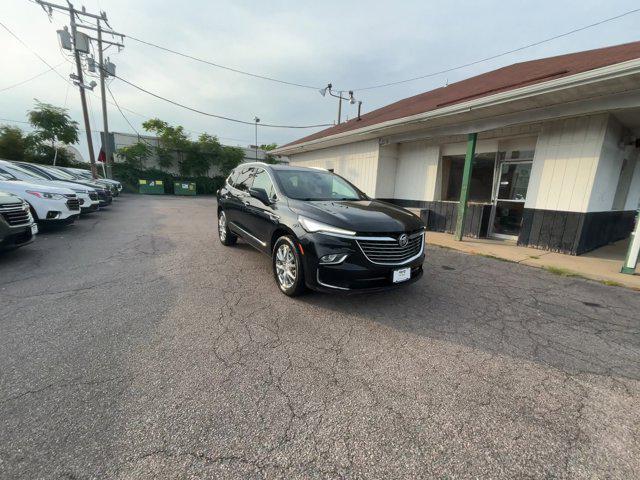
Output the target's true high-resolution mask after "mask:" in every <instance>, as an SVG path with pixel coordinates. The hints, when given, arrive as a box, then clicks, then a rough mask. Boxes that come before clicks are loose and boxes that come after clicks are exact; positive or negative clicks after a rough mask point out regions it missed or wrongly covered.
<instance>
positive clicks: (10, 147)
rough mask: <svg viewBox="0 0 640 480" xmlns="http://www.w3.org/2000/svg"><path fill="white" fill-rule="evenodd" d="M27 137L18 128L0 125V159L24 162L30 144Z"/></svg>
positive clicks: (30, 141)
mask: <svg viewBox="0 0 640 480" xmlns="http://www.w3.org/2000/svg"><path fill="white" fill-rule="evenodd" d="M32 143H33V142H32V140H31V139H30V138H29V136H28V135H25V134H24V132H23V131H22V130H21V129H20V128H18V127H12V126H10V125H2V126H1V127H0V158H3V159H5V160H25V157H26V156H27V150H28V149H29V147H30V146H31V144H32Z"/></svg>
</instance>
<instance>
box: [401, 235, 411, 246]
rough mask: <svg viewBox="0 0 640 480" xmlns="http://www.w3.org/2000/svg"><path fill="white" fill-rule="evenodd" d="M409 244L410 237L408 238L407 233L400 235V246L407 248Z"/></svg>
mask: <svg viewBox="0 0 640 480" xmlns="http://www.w3.org/2000/svg"><path fill="white" fill-rule="evenodd" d="M408 243H409V237H407V234H406V233H403V234H402V235H400V237H398V245H400V246H401V247H406V246H407V244H408Z"/></svg>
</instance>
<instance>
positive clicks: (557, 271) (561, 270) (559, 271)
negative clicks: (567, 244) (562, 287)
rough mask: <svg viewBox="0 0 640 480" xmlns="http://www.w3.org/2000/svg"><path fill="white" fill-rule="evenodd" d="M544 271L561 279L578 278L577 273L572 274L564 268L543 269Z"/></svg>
mask: <svg viewBox="0 0 640 480" xmlns="http://www.w3.org/2000/svg"><path fill="white" fill-rule="evenodd" d="M544 268H545V270H546V271H547V272H549V273H553V274H554V275H559V276H561V277H580V275H578V274H577V273H574V272H572V271H571V270H567V269H566V268H561V267H544Z"/></svg>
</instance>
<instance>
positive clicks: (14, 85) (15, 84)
mask: <svg viewBox="0 0 640 480" xmlns="http://www.w3.org/2000/svg"><path fill="white" fill-rule="evenodd" d="M63 63H64V62H60V63H59V64H57V65H54V66H53V67H51V68H48V69H47V70H45V71H44V72H40V73H38V74H37V75H34V76H33V77H29V78H27V79H25V80H22V81H21V82H18V83H14V84H13V85H9V86H8V87H4V88H0V92H6V91H7V90H11V89H12V88H16V87H19V86H20V85H24V84H25V83H28V82H30V81H32V80H35V79H36V78H40V77H41V76H43V75H46V74H47V73H49V72H50V71H52V70H55V69H56V68H58V67H59V66H60V65H62V64H63Z"/></svg>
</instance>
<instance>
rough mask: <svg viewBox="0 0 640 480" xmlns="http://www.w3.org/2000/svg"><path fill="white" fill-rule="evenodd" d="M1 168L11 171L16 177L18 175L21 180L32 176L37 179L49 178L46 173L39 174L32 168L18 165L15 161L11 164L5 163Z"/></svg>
mask: <svg viewBox="0 0 640 480" xmlns="http://www.w3.org/2000/svg"><path fill="white" fill-rule="evenodd" d="M1 168H2V170H3V171H4V172H7V173H10V174H12V175H13V176H14V177H17V178H19V179H21V180H29V179H30V178H35V179H37V180H48V178H47V177H45V176H44V175H39V174H37V173H35V172H32V171H31V170H27V169H26V168H22V167H21V166H19V165H16V164H15V163H12V164H11V165H5V164H3V165H2V167H1Z"/></svg>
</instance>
